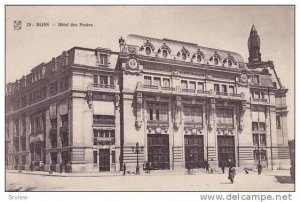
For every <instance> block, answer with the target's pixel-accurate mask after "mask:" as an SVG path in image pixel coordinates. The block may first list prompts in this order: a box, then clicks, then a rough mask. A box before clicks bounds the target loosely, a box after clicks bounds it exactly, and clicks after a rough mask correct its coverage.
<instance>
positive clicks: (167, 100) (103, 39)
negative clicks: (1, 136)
mask: <svg viewBox="0 0 300 202" xmlns="http://www.w3.org/2000/svg"><path fill="white" fill-rule="evenodd" d="M294 50H295V6H293V5H290V6H289V5H286V6H271V5H265V6H238V5H235V6H233V5H232V6H216V5H215V6H200V5H190V6H183V5H177V6H150V5H148V6H121V5H116V6H104V5H102V6H100V5H98V6H96V5H95V6H83V5H81V6H79V5H73V6H71V5H69V6H66V5H65V6H58V5H57V6H55V5H51V6H50V5H48V6H41V5H27V6H21V5H6V6H5V79H6V80H5V191H6V192H15V191H19V192H44V191H47V192H48V191H49V192H87V191H89V192H90V191H95V192H110V191H113V192H115V191H118V192H119V191H120V192H125V191H132V192H138V191H143V192H144V191H145V192H151V191H155V192H214V191H217V192H275V191H276V192H283V193H281V194H280V195H279V194H278V195H272V194H271V195H270V197H271V198H267V196H266V195H264V196H261V195H259V196H260V197H266V198H260V199H259V200H261V201H263V200H291V199H289V197H290V194H289V193H285V192H294V191H295V125H294V123H295V111H294V110H295V107H294V106H295V103H294V101H295V97H294V96H295V53H294ZM10 196H11V198H9V200H22V199H21V198H17V197H20V195H10ZM200 197H201V198H199V199H200V200H210V198H209V197H213V195H211V196H208V195H201V196H200ZM207 197H208V198H207ZM228 197H232V198H230V199H229V198H228ZM233 197H237V198H236V199H234V198H233ZM243 197H244V198H243ZM248 197H249V198H248ZM272 197H273V198H272ZM277 197H278V198H277ZM217 200H219V199H217ZM223 200H225V199H223ZM226 200H253V198H251V195H250V194H249V195H246V194H245V195H227V197H226ZM256 200H257V199H256Z"/></svg>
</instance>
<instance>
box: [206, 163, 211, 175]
mask: <svg viewBox="0 0 300 202" xmlns="http://www.w3.org/2000/svg"><path fill="white" fill-rule="evenodd" d="M209 168H210V167H209V163H208V162H207V163H206V172H207V173H209Z"/></svg>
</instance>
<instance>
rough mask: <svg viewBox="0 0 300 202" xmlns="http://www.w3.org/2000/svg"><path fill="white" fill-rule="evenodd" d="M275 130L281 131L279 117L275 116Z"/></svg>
mask: <svg viewBox="0 0 300 202" xmlns="http://www.w3.org/2000/svg"><path fill="white" fill-rule="evenodd" d="M276 128H277V129H281V117H280V116H276Z"/></svg>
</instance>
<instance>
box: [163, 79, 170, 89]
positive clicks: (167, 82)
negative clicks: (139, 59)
mask: <svg viewBox="0 0 300 202" xmlns="http://www.w3.org/2000/svg"><path fill="white" fill-rule="evenodd" d="M163 86H164V87H170V79H163Z"/></svg>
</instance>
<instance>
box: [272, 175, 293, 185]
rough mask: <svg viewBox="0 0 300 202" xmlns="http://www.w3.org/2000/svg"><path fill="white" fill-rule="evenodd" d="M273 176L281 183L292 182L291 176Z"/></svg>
mask: <svg viewBox="0 0 300 202" xmlns="http://www.w3.org/2000/svg"><path fill="white" fill-rule="evenodd" d="M275 178H276V179H277V181H278V182H279V183H281V184H294V183H293V181H292V178H291V176H275Z"/></svg>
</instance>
